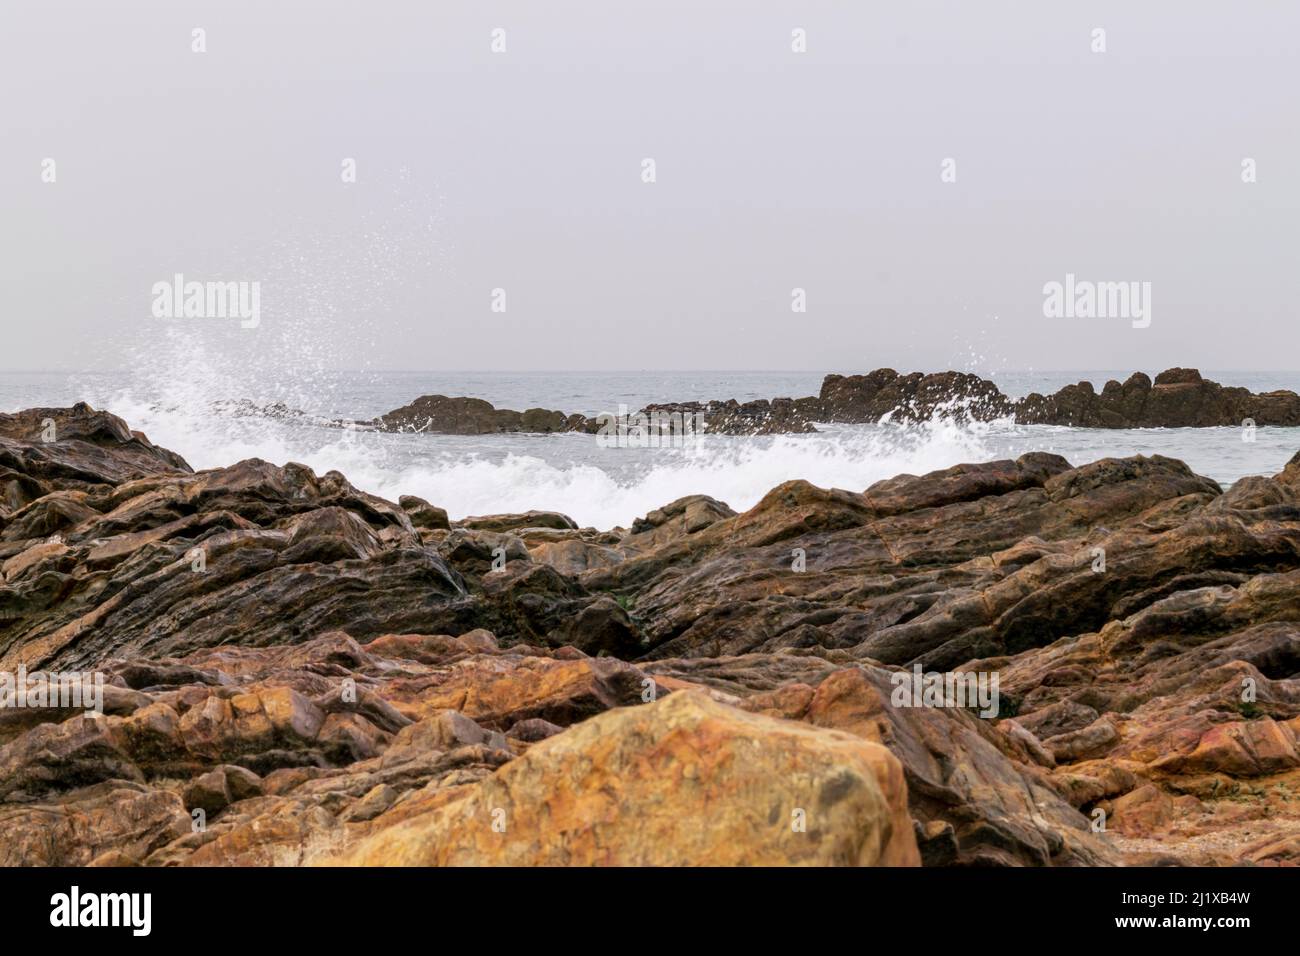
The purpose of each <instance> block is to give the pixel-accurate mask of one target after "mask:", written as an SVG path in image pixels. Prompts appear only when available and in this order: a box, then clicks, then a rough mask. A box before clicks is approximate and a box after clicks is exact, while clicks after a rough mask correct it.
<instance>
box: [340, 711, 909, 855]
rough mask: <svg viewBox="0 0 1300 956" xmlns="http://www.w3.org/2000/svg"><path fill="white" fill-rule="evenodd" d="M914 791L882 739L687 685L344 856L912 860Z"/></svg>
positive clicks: (560, 742)
mask: <svg viewBox="0 0 1300 956" xmlns="http://www.w3.org/2000/svg"><path fill="white" fill-rule="evenodd" d="M906 793H907V787H906V785H905V784H904V782H903V776H902V771H901V769H900V767H899V765H898V762H897V761H896V760H895V759H894V758H893V757H892V756H891V755H890V754H889V752H888V751H887V750H885V749H884V748H883V747H879V746H876V745H874V744H870V743H867V742H866V741H863V740H860V739H858V738H856V737H853V736H852V735H849V734H844V733H838V732H835V731H825V730H815V729H812V728H806V727H801V726H800V725H798V724H794V723H790V722H785V721H778V720H773V719H770V718H766V717H760V716H756V715H751V714H745V713H743V712H740V711H737V710H735V709H733V708H730V707H727V706H725V705H722V704H719V703H717V702H715V701H713V700H711V699H709V698H708V697H707V696H706V695H703V694H690V693H680V694H673V695H672V696H670V697H669V698H667V699H666V700H663V701H660V702H659V703H656V704H652V705H648V706H645V707H634V708H628V709H623V710H618V711H614V712H611V713H608V714H605V715H603V716H600V717H596V718H594V719H592V720H590V721H587V722H585V723H583V724H581V725H579V726H578V727H575V728H573V729H571V730H569V731H567V732H566V733H563V734H560V735H558V736H555V737H551V738H550V739H548V740H545V741H543V742H542V743H539V744H536V745H535V746H534V747H532V748H531V749H530V750H529V751H528V753H526V754H525V755H524V756H522V757H519V758H517V759H516V760H513V761H511V762H510V763H508V764H506V765H505V766H504V767H503V768H502V769H501V770H499V771H497V772H496V773H495V774H493V775H492V776H490V777H487V778H485V779H484V780H482V781H481V782H480V783H478V784H476V785H475V786H473V787H471V788H467V790H466V792H465V793H464V794H463V795H462V796H461V797H460V799H458V800H455V801H449V802H448V803H446V804H444V805H443V806H441V807H439V808H437V809H434V810H432V811H431V812H429V813H427V814H425V815H422V816H421V817H419V818H417V819H415V820H411V821H409V822H406V823H402V824H398V825H396V826H392V827H388V828H384V829H381V830H379V832H378V833H376V834H375V835H373V836H371V837H369V838H367V839H366V840H364V841H362V842H361V843H360V844H359V845H358V846H357V847H356V848H355V849H353V850H352V851H351V852H350V853H349V854H348V855H347V856H346V857H345V858H343V860H342V862H345V863H353V864H361V865H376V864H378V865H390V866H391V865H399V866H400V865H448V864H451V865H483V864H491V865H501V864H504V865H569V866H572V865H579V866H582V865H593V864H602V865H632V866H638V865H640V866H644V865H651V866H671V865H696V866H701V865H702V866H709V865H715V866H728V865H731V866H734V865H760V866H762V865H769V866H770V865H775V864H792V863H802V864H851V865H860V866H875V865H909V864H910V865H915V864H916V863H917V862H919V858H918V854H917V850H916V842H915V840H914V838H913V834H912V826H911V821H910V820H909V819H908V816H907V810H906V799H907V796H906ZM377 822H382V818H381V820H380V821H377Z"/></svg>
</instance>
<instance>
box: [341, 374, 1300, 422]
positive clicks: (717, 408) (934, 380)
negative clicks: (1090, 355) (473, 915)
mask: <svg viewBox="0 0 1300 956" xmlns="http://www.w3.org/2000/svg"><path fill="white" fill-rule="evenodd" d="M656 413H658V414H665V415H672V414H676V415H687V416H696V415H698V416H700V420H701V421H702V422H703V423H704V428H703V430H704V431H706V432H712V433H714V434H723V435H769V434H790V433H796V434H797V433H803V432H812V431H816V428H815V427H814V425H813V423H814V422H843V423H850V424H863V423H872V422H879V421H881V420H886V419H887V420H891V421H900V422H915V421H929V420H931V419H933V418H936V417H950V418H953V419H957V420H966V419H975V420H977V421H993V420H996V419H1001V418H1009V419H1014V420H1015V421H1016V422H1018V423H1020V424H1026V425H1069V426H1075V427H1080V428H1185V427H1208V426H1216V425H1217V426H1241V425H1243V424H1247V423H1253V424H1255V425H1282V426H1297V425H1300V395H1297V394H1296V393H1295V392H1291V391H1287V390H1280V391H1274V392H1261V393H1259V394H1256V393H1253V392H1251V391H1250V390H1249V389H1245V388H1234V387H1230V386H1226V385H1220V384H1218V383H1217V382H1211V381H1209V380H1207V379H1203V378H1202V377H1201V374H1200V372H1198V371H1196V369H1186V368H1171V369H1166V370H1165V371H1163V372H1161V373H1160V374H1159V375H1157V376H1156V377H1155V381H1154V382H1153V381H1152V380H1151V378H1150V377H1148V376H1147V375H1145V374H1143V373H1142V372H1135V373H1134V374H1133V375H1131V376H1129V378H1128V379H1127V380H1125V381H1124V382H1123V383H1120V382H1118V381H1116V380H1113V379H1112V380H1111V381H1109V382H1107V383H1106V384H1105V386H1104V387H1103V388H1102V390H1101V391H1100V392H1097V391H1096V390H1095V389H1094V388H1093V386H1092V383H1091V382H1080V383H1078V384H1077V385H1067V386H1065V387H1064V388H1062V389H1060V390H1059V391H1057V392H1055V393H1053V394H1051V395H1040V394H1038V393H1037V392H1035V393H1032V394H1030V395H1027V396H1026V397H1025V398H1023V399H1020V400H1019V401H1012V400H1011V399H1009V398H1008V397H1007V396H1006V395H1004V394H1003V393H1002V391H1001V390H1000V389H999V388H998V387H997V385H995V384H994V383H993V382H991V381H989V380H988V379H983V378H980V377H979V376H977V375H972V374H970V373H967V372H939V373H936V374H932V375H924V374H922V373H920V372H913V373H911V374H909V375H900V374H899V373H898V372H895V371H894V370H893V369H890V368H882V369H876V370H875V371H874V372H871V373H869V374H867V375H849V376H844V375H827V376H826V378H825V379H824V380H823V382H822V387H821V392H820V393H819V394H818V395H816V396H808V397H806V398H798V399H791V398H776V399H773V400H771V401H768V400H766V399H763V400H759V401H751V402H743V403H742V402H737V401H736V400H735V399H730V400H727V401H716V402H677V403H667V404H652V405H647V406H646V407H645V408H644V409H642V410H641V412H640V413H638V414H641V415H645V416H651V415H653V414H656ZM365 424H368V425H371V426H374V427H378V428H380V429H383V430H386V431H418V432H431V433H440V434H451V435H483V434H493V433H500V432H566V431H568V432H574V431H576V432H589V433H595V432H597V431H598V430H599V429H600V427H601V421H600V419H599V418H587V417H585V416H583V415H577V414H574V415H565V414H564V413H563V412H557V411H549V410H547V409H542V408H533V409H529V410H528V411H526V412H516V411H511V410H509V409H498V408H494V407H493V406H492V405H491V404H490V403H488V402H485V401H483V400H482V399H477V398H447V397H446V396H444V395H426V396H424V397H422V398H419V399H416V400H415V401H414V402H412V403H411V404H410V405H406V406H403V407H402V408H399V409H395V410H394V411H391V412H389V413H387V414H386V415H383V416H381V417H380V418H378V419H376V420H375V421H374V422H370V423H365Z"/></svg>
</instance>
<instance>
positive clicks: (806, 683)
mask: <svg viewBox="0 0 1300 956" xmlns="http://www.w3.org/2000/svg"><path fill="white" fill-rule="evenodd" d="M1172 384H1177V385H1179V386H1180V387H1181V385H1183V384H1189V383H1172ZM1190 384H1194V383H1190ZM50 422H53V431H52V432H51V430H50V424H49V423H50ZM0 483H2V485H3V491H4V497H3V499H2V500H0V673H3V674H6V675H11V677H12V675H16V674H18V673H19V672H20V671H25V672H28V673H29V674H30V673H31V672H45V673H48V672H55V671H58V672H74V671H76V672H94V673H96V674H98V675H99V676H100V677H101V678H102V681H103V685H102V704H103V706H102V714H100V715H87V714H86V713H85V712H84V711H85V707H83V706H73V705H69V704H68V703H67V702H66V701H59V700H57V699H46V700H42V701H39V702H36V703H34V704H33V702H32V701H31V700H30V695H29V699H28V700H25V701H23V702H22V706H18V705H16V703H15V701H14V699H13V698H12V697H9V698H7V701H8V706H5V707H0V847H3V850H2V851H0V853H2V854H3V862H5V863H7V864H10V865H22V864H27V865H50V864H65V865H90V864H95V865H132V864H140V865H213V864H222V865H225V864H240V865H300V864H319V865H340V864H349V863H366V864H400V863H421V864H484V863H486V864H511V863H515V864H518V863H542V864H556V863H559V864H606V863H649V864H669V865H672V864H693V863H720V864H746V863H756V864H799V863H804V864H866V865H908V864H915V863H922V864H924V865H934V866H940V865H998V866H1044V865H1123V864H1132V863H1148V862H1160V863H1174V864H1177V863H1183V864H1192V863H1210V864H1219V865H1229V864H1235V863H1241V862H1247V863H1255V864H1260V865H1275V864H1294V863H1296V862H1297V861H1300V749H1298V742H1297V733H1298V732H1300V456H1298V458H1297V459H1296V460H1293V461H1292V462H1291V463H1290V464H1288V466H1287V467H1286V468H1285V469H1284V470H1283V471H1282V472H1281V473H1279V474H1277V475H1274V476H1272V477H1261V478H1248V479H1244V480H1242V481H1240V482H1238V483H1237V484H1236V485H1234V486H1233V487H1232V488H1231V489H1230V490H1229V491H1227V492H1223V491H1222V490H1221V489H1220V488H1219V486H1218V485H1216V484H1215V483H1214V482H1212V481H1209V480H1207V479H1205V478H1202V477H1200V476H1197V475H1195V474H1194V473H1192V472H1191V471H1190V470H1189V469H1188V468H1187V467H1186V466H1185V465H1184V464H1182V463H1181V462H1178V461H1174V460H1171V459H1167V458H1161V457H1150V458H1147V457H1135V458H1126V459H1106V460H1102V461H1098V462H1093V463H1090V464H1084V465H1081V466H1079V467H1074V466H1072V465H1071V464H1070V463H1069V462H1066V461H1065V460H1064V459H1062V458H1060V457H1058V456H1054V455H1048V454H1030V455H1025V456H1022V457H1021V458H1020V459H1017V460H1015V461H999V462H989V463H982V464H972V465H959V466H956V467H954V468H949V469H946V470H944V471H940V472H934V473H931V474H928V475H923V476H910V475H903V476H899V477H897V478H893V479H890V480H887V481H882V482H878V483H876V484H875V485H872V486H871V487H869V488H864V489H822V488H817V487H815V486H813V485H810V484H808V483H807V482H802V481H792V482H787V483H785V484H783V485H780V486H778V487H777V488H774V489H773V490H772V491H771V492H770V493H769V494H768V495H767V496H765V497H764V499H763V500H762V501H760V502H759V503H758V504H757V505H756V506H755V507H753V508H751V509H749V510H748V511H746V512H744V513H741V514H737V513H735V512H734V511H732V509H730V508H729V507H727V505H726V504H724V503H722V502H718V501H715V500H714V499H711V498H707V497H705V496H690V497H687V498H683V499H680V500H678V501H674V502H670V503H666V504H665V505H664V506H663V507H661V508H659V509H657V510H655V511H653V512H651V513H650V514H648V515H646V516H645V517H644V518H643V519H641V520H639V521H637V522H636V523H635V524H634V525H633V527H632V528H630V529H628V530H626V531H624V530H622V529H616V530H613V531H598V530H596V529H589V528H588V529H583V528H578V527H576V526H575V525H574V523H573V522H572V521H570V520H568V519H567V518H566V517H565V516H563V515H557V514H555V513H552V512H531V513H528V514H524V515H489V516H484V517H478V518H472V519H465V520H463V521H456V520H448V518H447V515H446V514H445V512H442V510H441V509H439V508H438V507H437V506H436V504H433V503H430V502H426V501H423V500H421V499H414V498H403V499H402V501H401V502H400V503H397V504H394V503H391V502H387V501H384V500H382V499H379V498H376V497H374V496H372V495H369V494H366V493H364V492H362V491H359V490H358V489H356V488H354V487H353V486H352V485H351V484H350V483H349V482H348V481H347V480H346V478H344V477H343V476H342V475H340V474H338V473H337V472H329V473H327V474H325V475H316V474H315V473H314V472H312V471H311V470H310V469H308V468H306V467H304V466H301V465H296V464H292V463H291V464H286V465H283V466H278V465H272V464H269V463H266V462H262V461H256V460H250V461H245V462H239V463H236V464H233V465H231V466H230V467H227V468H220V469H213V470H208V471H201V472H195V471H193V470H192V469H191V468H190V467H189V466H188V465H187V464H186V463H185V462H184V461H183V460H182V459H181V458H179V457H178V456H176V455H174V454H172V453H171V452H168V451H166V450H164V449H160V448H157V447H156V446H153V445H152V444H150V443H149V442H148V440H147V439H146V438H145V437H144V436H142V435H140V434H138V433H134V432H132V431H130V429H129V428H128V427H127V426H126V425H125V423H123V422H121V420H120V419H117V418H115V417H114V416H111V415H108V414H107V413H104V412H99V411H95V410H93V409H90V408H88V407H86V406H77V407H74V408H71V409H36V410H31V411H28V412H23V413H18V414H17V415H9V416H0ZM926 673H947V674H949V676H950V677H951V676H952V675H953V674H954V673H956V674H958V675H961V674H965V675H969V677H970V678H971V679H972V681H975V680H977V679H979V678H981V677H983V678H985V679H988V678H991V677H994V676H995V677H996V679H997V681H998V684H997V688H998V699H997V703H996V707H995V711H994V712H993V713H991V714H990V715H989V716H980V713H981V711H982V705H983V703H984V702H980V703H976V702H974V701H973V700H970V699H966V700H964V701H960V702H954V701H951V700H945V699H938V700H927V699H913V698H911V697H909V696H908V693H907V692H906V689H907V688H911V687H914V686H916V685H915V684H914V683H913V681H914V680H915V681H919V680H920V678H921V677H922V675H923V674H926ZM900 693H901V695H902V696H900ZM29 704H30V705H31V706H29Z"/></svg>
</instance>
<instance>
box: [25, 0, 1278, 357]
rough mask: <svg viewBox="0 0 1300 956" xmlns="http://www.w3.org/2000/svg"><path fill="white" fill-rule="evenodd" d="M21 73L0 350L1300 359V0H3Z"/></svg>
mask: <svg viewBox="0 0 1300 956" xmlns="http://www.w3.org/2000/svg"><path fill="white" fill-rule="evenodd" d="M194 28H202V29H203V30H204V31H206V37H205V39H206V52H204V53H195V52H193V50H192V44H193V42H194V40H193V35H192V31H193V30H194ZM497 28H500V29H502V30H504V31H505V32H504V40H505V47H506V49H505V52H503V53H494V52H493V51H492V49H491V45H492V42H493V33H492V31H493V30H494V29H497ZM796 28H799V29H802V30H805V31H806V38H807V40H806V42H807V52H805V53H796V52H794V51H793V50H792V31H793V30H795V29H796ZM1096 28H1102V29H1104V30H1105V45H1106V50H1105V52H1104V53H1096V52H1093V49H1092V48H1093V46H1094V44H1095V40H1094V34H1093V31H1094V30H1095V29H1096ZM0 88H2V89H3V90H4V93H3V96H2V97H0V297H2V299H0V305H2V307H3V313H2V317H0V323H2V325H0V329H2V331H3V335H2V336H0V368H29V369H30V368H68V369H82V368H87V367H107V368H112V367H117V366H120V365H124V364H129V363H132V362H134V361H136V360H137V358H138V356H139V355H140V354H142V352H147V351H148V350H149V349H150V348H152V347H153V343H155V342H158V341H160V339H161V337H162V334H163V332H162V330H163V328H164V327H168V326H170V327H176V328H173V329H172V331H171V336H172V338H171V339H170V341H172V342H174V341H175V336H177V335H179V336H181V337H182V340H184V341H187V342H188V341H190V339H191V338H192V342H193V348H194V350H195V352H196V353H198V354H202V353H203V352H204V351H208V352H212V351H213V350H218V351H220V352H221V353H222V354H223V355H225V356H226V357H229V356H230V355H232V354H234V355H241V354H247V355H250V356H251V355H254V354H256V355H259V356H262V357H265V356H267V355H278V356H280V357H281V361H283V362H286V363H292V362H294V361H296V360H297V358H296V357H298V356H306V355H310V356H311V357H312V359H313V360H314V361H317V362H320V363H322V364H326V365H330V366H333V367H339V368H360V367H368V368H376V369H382V368H424V369H649V368H662V369H716V368H727V369H773V368H780V369H815V370H819V371H831V370H837V369H843V370H850V369H862V368H872V367H876V366H879V365H892V366H894V367H896V368H899V369H902V370H912V369H917V370H931V369H935V368H940V367H958V368H960V367H971V368H974V369H976V370H980V371H988V372H995V371H997V370H998V369H1015V368H1027V367H1036V368H1044V369H1048V368H1050V369H1069V368H1090V367H1093V368H1135V369H1136V368H1145V369H1158V368H1163V367H1165V366H1169V365H1175V364H1181V365H1199V366H1202V367H1210V368H1269V369H1273V368H1287V367H1290V368H1295V367H1297V364H1298V363H1297V359H1296V354H1297V345H1298V344H1300V316H1297V314H1296V304H1297V302H1300V263H1298V261H1297V260H1298V255H1300V185H1298V177H1300V4H1296V3H1278V2H1273V0H1261V2H1236V0H1234V2H1232V3H1226V2H1216V3H1200V2H1192V3H1189V2H1185V0H1180V2H1144V3H1132V2H1117V3H1096V2H1088V3H1062V2H1051V3H1044V2H1042V0H1030V2H1023V3H1006V2H1002V3H998V2H990V3H970V2H964V0H963V2H950V3H922V2H913V0H908V2H905V3H904V2H896V3H885V2H879V3H876V2H871V3H868V2H850V0H829V2H798V3H796V2H782V3H777V2H768V0H735V2H732V0H727V2H723V0H690V2H676V0H655V2H653V3H641V2H628V0H618V2H610V0H604V2H597V0H586V2H581V3H579V2H557V0H546V2H542V0H524V2H509V3H507V2H482V0H423V2H415V0H400V2H399V0H368V2H361V0H354V2H322V0H310V2H306V0H304V2H285V0H275V2H270V0H221V2H211V3H189V2H180V0H157V2H141V0H129V2H128V0H123V2H115V3H106V2H104V0H80V2H58V0H41V2H18V0H10V2H8V3H6V4H5V8H4V11H3V22H2V23H0ZM345 158H353V159H355V161H356V170H357V181H356V182H355V183H345V182H343V180H342V176H341V171H342V164H343V161H344V159H345ZM646 158H650V159H653V160H654V161H655V173H656V181H655V182H653V183H646V182H643V176H642V161H643V160H644V159H646ZM947 158H951V159H953V160H955V163H956V166H955V168H956V181H955V182H943V181H942V178H941V172H942V166H941V164H942V163H943V161H944V160H945V159H947ZM1244 158H1250V159H1253V160H1254V161H1255V163H1256V170H1257V180H1258V181H1257V182H1254V183H1244V182H1243V181H1242V161H1243V159H1244ZM46 159H53V160H54V161H55V166H54V170H55V181H54V182H52V183H51V182H43V181H42V173H43V170H44V169H45V167H44V166H43V161H44V160H46ZM175 273H182V274H184V275H185V277H186V278H187V279H190V280H198V281H207V280H243V281H250V282H251V281H257V282H259V283H260V289H261V324H260V325H259V326H258V327H257V328H256V329H243V328H240V325H239V322H238V321H236V320H232V319H218V318H204V319H188V320H186V319H159V318H155V317H154V315H153V314H152V313H151V304H152V301H153V297H152V293H151V287H152V286H153V284H154V283H155V282H158V281H160V280H170V279H171V277H172V276H173V275H174V274H175ZM1067 273H1074V274H1075V275H1076V276H1077V277H1078V278H1079V279H1081V280H1093V281H1138V282H1150V283H1151V289H1152V301H1151V320H1152V321H1151V324H1150V326H1149V327H1148V328H1142V329H1136V328H1133V327H1132V324H1131V323H1130V322H1129V321H1127V320H1125V319H1123V318H1092V319H1083V318H1072V319H1066V318H1053V319H1049V318H1046V317H1045V316H1044V314H1043V298H1044V297H1043V286H1044V284H1045V283H1048V282H1051V281H1063V280H1064V278H1065V275H1066V274H1067ZM498 288H500V289H504V290H505V291H506V311H505V312H504V313H500V312H493V311H492V309H491V304H492V290H493V289H498ZM794 288H803V289H805V290H806V296H807V311H806V313H802V314H800V313H794V312H792V311H791V290H792V289H794Z"/></svg>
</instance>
